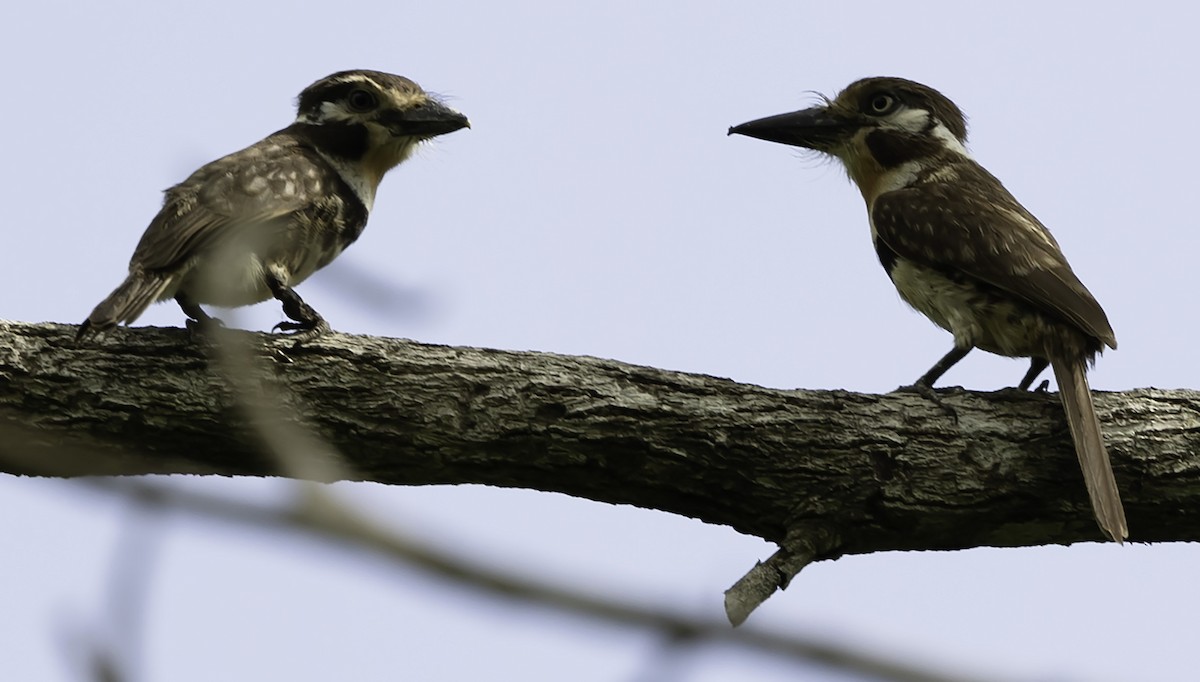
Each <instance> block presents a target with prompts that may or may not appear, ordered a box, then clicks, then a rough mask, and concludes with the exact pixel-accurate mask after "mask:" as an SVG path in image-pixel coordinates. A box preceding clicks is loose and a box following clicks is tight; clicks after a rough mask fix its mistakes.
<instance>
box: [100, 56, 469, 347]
mask: <svg viewBox="0 0 1200 682" xmlns="http://www.w3.org/2000/svg"><path fill="white" fill-rule="evenodd" d="M468 125H469V124H468V122H467V118H466V117H465V116H463V115H462V114H460V113H458V112H457V111H454V110H453V109H450V108H449V107H447V106H445V105H444V104H442V103H441V102H439V101H438V100H437V98H435V97H434V96H433V95H430V94H428V93H426V92H425V91H424V90H423V89H421V87H420V86H419V85H417V84H416V83H414V82H413V81H411V80H409V79H407V78H404V77H402V76H397V75H394V74H390V73H384V72H381V71H369V70H365V69H358V70H353V71H340V72H338V73H335V74H331V75H329V76H326V77H325V78H322V79H320V80H318V81H317V82H315V83H313V84H312V85H310V86H308V87H307V88H305V89H304V91H303V92H301V93H300V97H299V99H298V102H297V111H296V119H295V120H294V121H293V122H292V124H291V125H289V126H287V127H286V128H284V129H282V130H280V131H278V132H276V133H273V134H272V135H269V136H267V137H266V138H264V139H262V140H260V141H259V142H257V143H255V144H253V145H250V146H249V147H247V148H245V149H243V150H241V151H238V152H234V153H232V154H229V155H228V156H224V157H222V158H220V159H217V160H216V161H213V162H211V163H208V164H205V165H204V166H202V167H201V168H199V169H198V170H197V171H196V172H194V173H192V175H191V176H190V177H188V178H187V179H186V180H184V181H183V182H181V183H179V184H178V185H175V186H174V187H172V188H170V189H169V190H167V192H166V199H165V201H164V202H163V207H162V210H160V211H159V213H158V215H156V216H155V217H154V219H153V220H152V221H151V222H150V226H149V227H147V228H146V231H145V233H144V234H143V235H142V239H141V241H140V242H139V243H138V245H137V248H136V249H135V250H134V253H133V257H132V258H131V259H130V261H129V273H128V275H127V276H126V278H125V280H124V281H123V282H122V283H121V284H120V285H119V286H118V287H117V288H116V289H115V290H114V291H113V292H112V293H111V294H109V295H108V297H107V298H105V299H104V300H103V301H101V302H100V303H99V305H97V306H96V307H95V309H94V310H93V311H92V313H91V314H90V315H88V317H87V319H86V320H84V322H83V324H81V325H80V326H79V332H78V335H77V338H78V339H80V340H86V339H88V338H89V337H91V336H94V335H95V334H97V333H100V332H102V331H104V330H106V329H111V328H112V327H115V326H116V325H118V324H120V323H122V322H125V323H129V322H133V321H134V320H135V319H137V318H138V316H140V315H141V314H142V312H143V311H145V310H146V308H147V307H148V306H149V305H150V304H151V303H154V302H155V301H161V300H165V299H168V298H174V299H175V300H176V301H177V302H178V303H179V306H180V307H181V308H182V309H183V312H184V313H186V314H187V316H188V318H189V323H188V326H189V327H196V328H203V327H204V326H206V325H211V324H214V323H215V322H214V320H213V319H212V318H210V317H209V316H208V314H207V313H205V312H204V310H203V309H202V308H201V307H200V304H202V303H204V304H211V305H218V306H225V307H234V306H244V305H250V304H252V303H258V302H260V301H265V300H267V299H269V298H276V299H278V300H279V301H280V303H282V304H283V312H284V314H285V315H286V316H287V317H288V318H289V319H288V320H287V321H284V322H281V323H279V324H278V325H276V327H277V328H279V329H283V330H284V331H290V332H296V333H297V336H298V338H300V339H304V338H311V337H312V336H316V335H319V334H321V333H324V332H326V331H328V330H329V325H328V324H327V323H326V322H325V319H324V318H323V317H321V315H319V314H318V313H317V311H316V310H313V308H312V307H311V306H309V305H308V304H307V303H305V302H304V301H303V299H301V298H300V295H299V294H297V293H296V291H295V289H294V287H295V286H296V285H298V284H300V283H301V282H303V281H304V280H305V279H307V278H308V277H309V275H312V274H313V273H314V272H316V271H317V270H319V269H321V268H323V267H325V266H326V265H328V264H329V263H330V262H331V261H333V259H334V258H336V257H337V256H338V255H339V254H340V253H341V252H342V250H343V249H345V248H346V247H347V246H349V245H350V244H352V243H354V241H355V240H357V239H358V237H359V235H360V234H362V231H363V228H365V227H366V224H367V217H368V216H369V214H370V212H371V210H372V208H373V207H374V204H375V193H376V190H377V189H378V187H379V183H380V181H381V180H382V179H383V176H384V174H385V173H387V172H388V171H389V170H391V169H392V168H394V167H395V166H397V165H398V164H400V163H401V162H403V161H404V160H405V159H407V158H408V157H409V156H411V155H412V153H413V150H414V149H416V147H417V146H418V145H420V144H421V143H423V142H425V141H427V140H430V139H432V138H434V137H437V136H439V135H445V134H447V133H451V132H454V131H456V130H460V129H462V128H465V127H468Z"/></svg>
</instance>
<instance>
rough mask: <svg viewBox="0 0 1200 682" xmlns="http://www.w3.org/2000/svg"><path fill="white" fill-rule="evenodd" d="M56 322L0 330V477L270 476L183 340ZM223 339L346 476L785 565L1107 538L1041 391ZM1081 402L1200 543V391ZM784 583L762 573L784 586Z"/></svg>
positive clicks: (1131, 470)
mask: <svg viewBox="0 0 1200 682" xmlns="http://www.w3.org/2000/svg"><path fill="white" fill-rule="evenodd" d="M73 331H74V328H73V327H68V326H65V325H55V324H41V325H30V324H20V323H0V379H2V381H0V415H4V416H6V417H7V419H8V427H7V429H6V430H7V432H8V435H9V436H12V437H5V438H4V439H3V440H2V441H0V442H2V443H3V444H2V445H0V458H2V459H0V470H3V471H7V472H9V473H17V474H31V475H51V476H63V477H67V476H82V475H97V474H148V473H160V474H167V473H194V474H221V475H257V476H263V475H276V474H278V470H279V465H278V462H277V460H276V459H275V458H273V457H272V456H271V455H270V454H268V453H266V452H264V450H263V448H262V447H261V445H260V441H259V438H258V436H257V435H256V431H255V429H254V425H253V424H252V423H250V421H251V420H250V417H249V416H248V413H249V412H252V411H251V410H245V409H242V407H240V406H239V403H238V401H239V399H240V396H239V395H238V394H237V392H236V391H234V390H233V389H232V388H231V387H230V386H229V382H226V381H225V380H224V379H223V378H222V375H221V374H220V373H219V372H214V371H212V370H211V369H210V360H209V358H208V355H207V354H206V352H205V348H204V347H203V346H202V345H200V344H197V343H196V342H194V341H193V340H191V339H190V338H189V337H188V336H187V334H186V333H185V332H183V331H181V330H163V329H152V328H143V329H136V330H125V329H121V330H116V331H113V332H110V333H108V334H106V335H105V336H103V337H102V338H101V339H99V340H98V341H96V342H92V343H89V344H87V345H84V346H78V347H77V346H76V345H75V344H74V342H73V341H72V336H73ZM239 338H244V339H248V340H249V342H250V343H252V344H254V348H255V349H257V352H259V353H260V355H261V358H262V363H261V365H262V367H263V368H264V371H263V372H262V376H261V377H258V378H257V379H256V381H257V382H258V384H257V385H259V386H260V387H261V389H262V390H261V391H260V392H259V393H258V394H257V395H258V396H259V399H260V400H262V401H264V402H265V403H271V407H272V409H273V410H276V411H277V412H278V413H280V414H286V415H290V416H289V417H287V418H289V419H294V420H296V421H298V422H302V423H307V424H308V426H309V427H310V428H312V429H314V430H315V431H316V432H317V433H318V434H319V435H321V436H322V437H324V438H325V439H327V440H328V442H329V443H330V445H331V446H332V450H334V451H338V452H340V453H341V454H342V456H343V457H345V458H346V460H347V461H344V462H341V463H339V464H340V466H331V467H329V468H327V469H318V470H321V471H340V472H349V477H350V478H354V479H356V480H370V481H376V482H380V483H390V484H399V485H423V484H434V483H483V484H489V485H495V486H502V487H523V488H533V489H537V490H546V491H555V492H561V493H566V494H569V495H574V496H577V497H584V498H588V499H593V500H599V501H604V502H612V503H624V504H632V505H636V506H639V507H645V508H650V509H659V510H663V511H668V512H673V513H676V514H682V515H685V516H690V517H694V518H697V519H700V520H703V521H706V522H709V523H717V524H724V525H728V526H731V527H733V528H735V529H737V530H739V531H741V532H743V533H748V534H751V535H756V536H759V537H762V538H765V539H767V540H771V541H774V542H777V543H781V545H782V546H783V549H784V550H785V551H786V552H789V553H790V554H791V555H790V556H789V557H784V558H785V559H788V560H787V561H782V560H781V561H780V562H777V563H781V564H787V565H790V566H792V567H794V568H795V569H796V570H798V566H797V564H799V565H803V563H807V559H812V560H820V559H827V558H832V557H836V556H839V555H842V554H849V553H853V554H858V553H867V552H877V551H883V550H896V549H957V548H965V547H975V546H981V545H993V546H1021V545H1040V544H1049V543H1071V542H1079V541H1085V540H1100V539H1101V537H1102V536H1101V534H1100V531H1099V530H1098V529H1097V527H1096V525H1095V523H1094V521H1093V520H1092V516H1091V511H1090V507H1089V505H1088V502H1087V495H1086V493H1085V491H1084V488H1083V484H1082V480H1081V475H1080V473H1079V471H1078V468H1077V465H1076V463H1075V456H1074V451H1073V449H1072V447H1071V443H1070V435H1069V433H1068V431H1067V427H1066V423H1065V419H1064V417H1063V414H1062V409H1061V407H1060V406H1059V404H1058V401H1057V399H1056V398H1055V397H1054V396H1047V395H1040V394H1033V393H1024V392H1017V391H1011V390H1006V391H1000V392H996V393H974V392H966V391H961V390H949V391H942V392H940V395H939V397H940V402H941V403H942V404H941V405H939V404H937V403H934V402H931V401H930V400H928V399H926V398H924V397H921V396H919V395H915V394H908V393H892V394H887V395H864V394H858V393H850V392H847V391H806V390H802V391H783V390H774V389H768V388H761V387H758V386H750V385H746V384H738V383H735V382H732V381H728V380H725V379H717V378H713V377H708V376H702V375H694V374H683V373H677V372H667V371H663V370H658V369H652V368H646V367H636V366H632V365H627V364H623V363H620V362H614V361H608V360H598V359H594V358H582V357H565V356H560V355H553V354H548V353H515V352H505V351H495V350H482V349H474V348H456V347H445V346H431V345H424V344H417V343H412V342H408V341H401V340H395V339H385V338H373V337H362V336H347V335H340V334H334V335H330V336H328V337H324V338H322V339H321V340H319V341H316V342H312V343H309V344H306V345H305V346H303V347H300V348H292V347H291V346H290V344H289V343H288V342H286V341H278V340H271V339H269V338H268V337H266V336H265V335H259V334H250V333H244V334H241V335H240V336H239ZM243 379H244V378H243ZM1096 402H1097V409H1098V412H1099V414H1100V418H1101V421H1102V423H1103V424H1104V425H1105V437H1106V439H1107V442H1108V445H1109V451H1110V454H1111V456H1112V459H1113V465H1114V469H1115V470H1116V474H1117V480H1118V482H1119V483H1120V485H1121V493H1122V497H1123V498H1124V501H1125V507H1126V510H1127V512H1128V515H1129V519H1130V535H1131V539H1132V540H1134V541H1144V542H1150V541H1167V540H1197V539H1200V458H1198V457H1196V456H1195V455H1194V454H1193V453H1195V451H1196V449H1197V445H1198V444H1200V394H1198V393H1196V392H1192V391H1162V390H1155V389H1145V390H1137V391H1129V392H1124V393H1099V394H1097V396H1096ZM946 407H948V408H950V409H949V410H947V409H945V408H946ZM279 408H283V409H279ZM16 434H24V435H23V436H21V437H19V438H18V437H16ZM81 451H86V452H87V453H88V454H87V456H86V457H80V456H72V454H71V453H72V452H74V453H79V452H81ZM801 555H807V557H805V558H806V560H805V561H804V562H797V561H796V560H795V559H796V557H800V556H801ZM769 563H770V562H768V564H769ZM792 573H793V574H794V571H792ZM778 575H779V576H780V579H779V580H778V584H777V586H780V587H782V586H783V585H785V584H786V581H787V579H790V577H791V576H790V575H787V571H783V572H779V573H778ZM748 577H750V576H748ZM769 582H770V581H768V584H769Z"/></svg>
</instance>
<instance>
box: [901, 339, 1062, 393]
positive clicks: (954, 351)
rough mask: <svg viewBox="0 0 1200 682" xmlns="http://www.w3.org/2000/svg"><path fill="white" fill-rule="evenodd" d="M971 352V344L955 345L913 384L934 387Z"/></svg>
mask: <svg viewBox="0 0 1200 682" xmlns="http://www.w3.org/2000/svg"><path fill="white" fill-rule="evenodd" d="M970 352H971V346H967V347H966V348H959V347H958V346H955V347H954V348H951V349H950V352H949V353H946V355H945V356H943V357H942V359H941V360H938V361H937V362H935V363H934V364H933V367H930V368H929V371H928V372H926V373H925V374H923V375H921V378H920V379H917V383H915V384H913V386H915V387H918V388H920V387H925V388H933V385H934V384H935V383H936V382H937V380H938V379H941V378H942V375H943V374H945V373H946V371H947V370H949V369H950V368H951V367H953V366H954V365H956V364H958V361H959V360H962V359H963V358H965V357H967V353H970ZM1042 368H1043V369H1044V368H1045V365H1042Z"/></svg>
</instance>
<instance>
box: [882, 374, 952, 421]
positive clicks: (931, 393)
mask: <svg viewBox="0 0 1200 682" xmlns="http://www.w3.org/2000/svg"><path fill="white" fill-rule="evenodd" d="M892 392H893V393H915V394H916V395H919V396H921V397H922V398H924V399H926V400H928V401H929V402H931V403H933V404H934V405H937V407H938V409H939V410H941V411H942V412H943V413H944V414H945V415H946V416H947V417H949V418H951V419H953V420H954V423H955V424H957V423H958V411H957V410H955V409H954V408H953V407H950V406H949V405H947V404H946V403H945V401H943V400H942V396H941V395H939V394H938V392H937V389H935V388H934V387H932V386H930V385H929V384H926V383H922V382H920V381H918V382H917V383H915V384H912V385H911V386H901V387H899V388H897V389H896V390H895V391H892Z"/></svg>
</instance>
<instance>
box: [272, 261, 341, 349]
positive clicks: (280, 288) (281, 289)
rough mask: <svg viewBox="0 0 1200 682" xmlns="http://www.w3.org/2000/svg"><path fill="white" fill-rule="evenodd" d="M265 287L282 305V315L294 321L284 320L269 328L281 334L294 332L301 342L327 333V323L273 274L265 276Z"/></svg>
mask: <svg viewBox="0 0 1200 682" xmlns="http://www.w3.org/2000/svg"><path fill="white" fill-rule="evenodd" d="M267 286H268V287H269V288H270V289H271V294H272V295H274V296H275V298H276V299H278V300H279V302H280V303H282V304H283V314H284V315H287V316H288V317H289V318H291V319H292V320H294V322H289V321H287V320H284V321H283V322H280V323H279V324H277V325H275V326H274V327H272V328H271V331H275V330H276V329H278V330H280V331H283V332H295V335H296V336H298V337H301V340H304V339H309V338H312V337H316V336H320V335H321V334H324V333H326V332H328V331H329V323H328V322H326V321H325V318H323V317H321V315H320V313H318V312H317V311H316V310H313V307H312V306H310V305H309V304H307V303H305V302H304V299H302V298H300V294H297V293H296V291H295V290H294V289H292V288H291V287H289V286H288V285H286V284H284V283H283V282H282V281H280V279H279V278H278V277H276V276H275V275H273V274H268V275H267Z"/></svg>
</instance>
